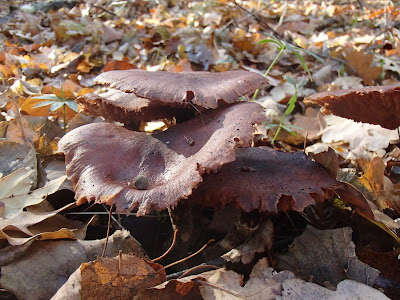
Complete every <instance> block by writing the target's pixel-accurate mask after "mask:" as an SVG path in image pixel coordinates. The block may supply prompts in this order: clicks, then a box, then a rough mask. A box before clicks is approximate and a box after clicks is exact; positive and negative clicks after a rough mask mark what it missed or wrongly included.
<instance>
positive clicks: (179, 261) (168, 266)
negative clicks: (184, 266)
mask: <svg viewBox="0 0 400 300" xmlns="http://www.w3.org/2000/svg"><path fill="white" fill-rule="evenodd" d="M214 241H215V240H214V239H211V240H209V241H208V242H207V243H206V244H205V245H204V246H203V247H201V248H200V249H199V250H198V251H196V252H195V253H192V254H190V255H189V256H187V257H185V258H182V259H180V260H177V261H175V262H173V263H170V264H169V265H167V266H165V267H164V268H163V269H164V270H165V269H168V268H170V267H172V266H175V265H177V264H180V263H181V262H184V261H186V260H188V259H190V258H192V257H193V256H196V255H197V254H199V253H200V252H201V251H203V250H204V249H205V248H206V247H207V246H208V245H209V244H210V243H212V242H214Z"/></svg>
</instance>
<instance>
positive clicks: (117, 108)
mask: <svg viewBox="0 0 400 300" xmlns="http://www.w3.org/2000/svg"><path fill="white" fill-rule="evenodd" d="M76 102H77V103H78V109H79V111H80V112H83V113H86V114H91V115H95V116H102V117H104V118H105V119H106V120H109V121H117V122H121V123H124V124H125V125H128V126H129V127H130V128H132V127H133V128H138V127H139V126H140V124H141V122H147V121H154V120H161V119H172V118H175V119H177V121H178V122H182V121H183V120H186V119H188V118H190V117H192V116H193V115H194V113H195V112H196V110H195V109H194V108H193V107H191V106H186V107H185V106H182V105H179V104H177V105H175V106H170V105H169V106H166V105H162V103H159V102H155V101H151V100H149V99H144V98H140V97H137V96H136V95H135V94H132V93H125V92H122V91H119V90H115V89H110V90H109V91H107V92H104V93H99V94H95V93H88V94H84V95H82V96H80V97H79V98H78V99H77V100H76Z"/></svg>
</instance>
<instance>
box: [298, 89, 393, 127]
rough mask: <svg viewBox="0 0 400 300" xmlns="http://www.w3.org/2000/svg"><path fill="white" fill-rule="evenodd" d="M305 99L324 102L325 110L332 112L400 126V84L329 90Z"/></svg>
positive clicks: (305, 100)
mask: <svg viewBox="0 0 400 300" xmlns="http://www.w3.org/2000/svg"><path fill="white" fill-rule="evenodd" d="M304 102H305V103H313V104H318V105H320V106H322V107H323V109H322V112H323V113H324V114H330V113H331V114H334V115H337V116H340V117H344V118H347V119H352V120H354V121H357V122H364V123H370V124H376V125H381V126H382V127H385V128H388V129H396V128H397V127H399V126H400V86H370V87H366V88H360V89H348V90H338V91H327V92H323V93H318V94H314V95H312V96H310V97H307V98H305V99H304Z"/></svg>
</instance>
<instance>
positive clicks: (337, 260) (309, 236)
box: [276, 225, 379, 287]
mask: <svg viewBox="0 0 400 300" xmlns="http://www.w3.org/2000/svg"><path fill="white" fill-rule="evenodd" d="M351 232H352V230H351V228H350V227H344V228H338V229H332V230H318V229H315V228H314V227H312V226H309V225H308V226H307V227H306V230H305V231H304V232H303V234H301V235H300V236H298V237H297V238H295V240H294V241H293V243H292V244H291V245H290V246H289V252H288V253H287V254H278V255H277V256H276V259H277V268H278V269H280V270H290V271H292V272H294V273H295V274H297V276H298V277H300V278H303V279H305V280H309V279H312V280H313V281H314V282H316V283H319V284H320V285H325V286H328V287H335V286H337V284H338V283H339V282H340V281H342V280H345V279H351V280H356V281H358V282H361V283H364V284H366V285H372V284H373V283H374V280H375V278H376V277H377V276H378V274H379V271H378V270H376V269H374V268H371V267H370V266H368V265H367V264H365V263H363V262H361V261H359V260H358V258H357V256H356V253H355V245H354V243H353V242H352V241H351Z"/></svg>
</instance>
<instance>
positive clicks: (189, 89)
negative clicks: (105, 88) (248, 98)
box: [95, 70, 267, 108]
mask: <svg viewBox="0 0 400 300" xmlns="http://www.w3.org/2000/svg"><path fill="white" fill-rule="evenodd" d="M95 81H96V82H97V83H100V84H106V85H109V86H110V87H112V88H115V89H118V90H121V91H124V92H131V93H134V94H136V95H137V96H138V97H143V98H146V99H150V100H154V101H160V102H164V103H184V102H191V103H193V104H194V105H197V106H201V107H204V108H217V107H218V101H223V102H226V103H233V102H236V101H237V100H238V97H240V96H243V95H246V94H249V93H252V92H254V91H255V90H256V89H258V88H260V87H261V85H262V84H264V83H266V82H267V80H266V79H265V78H264V77H263V76H261V75H259V74H256V73H253V72H248V71H228V72H220V73H211V72H182V73H169V72H161V71H160V72H150V71H144V70H116V71H109V72H105V73H103V74H100V75H99V76H98V77H97V78H96V79H95Z"/></svg>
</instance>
